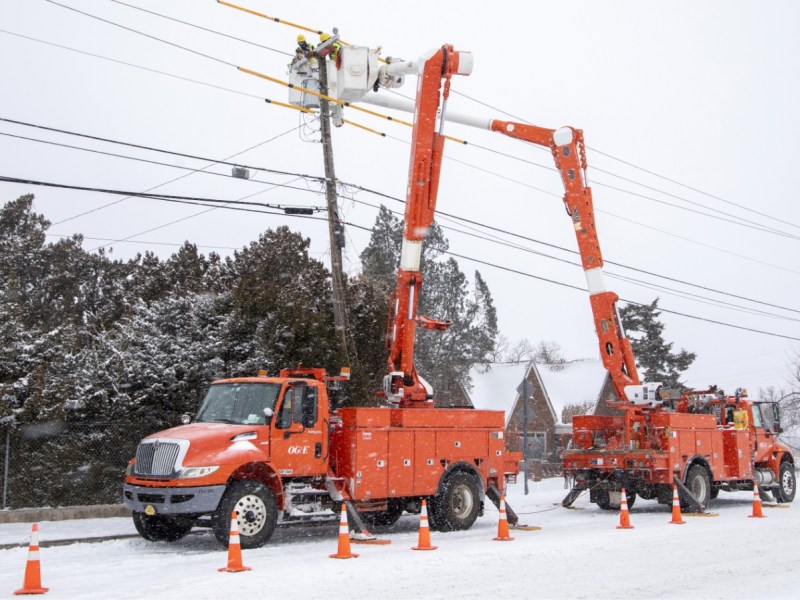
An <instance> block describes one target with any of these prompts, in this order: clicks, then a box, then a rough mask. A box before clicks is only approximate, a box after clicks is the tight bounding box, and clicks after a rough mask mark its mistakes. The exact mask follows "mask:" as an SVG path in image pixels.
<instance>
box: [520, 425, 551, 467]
mask: <svg viewBox="0 0 800 600" xmlns="http://www.w3.org/2000/svg"><path fill="white" fill-rule="evenodd" d="M523 439H525V438H523ZM524 443H525V450H524V452H525V459H526V460H528V459H530V460H545V458H546V457H547V434H546V433H545V432H544V431H529V432H528V434H527V439H525V442H524Z"/></svg>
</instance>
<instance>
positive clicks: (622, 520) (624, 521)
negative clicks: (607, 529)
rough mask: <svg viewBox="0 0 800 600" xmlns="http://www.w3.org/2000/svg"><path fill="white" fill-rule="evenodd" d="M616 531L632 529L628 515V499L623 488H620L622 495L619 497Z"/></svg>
mask: <svg viewBox="0 0 800 600" xmlns="http://www.w3.org/2000/svg"><path fill="white" fill-rule="evenodd" d="M617 529H633V525H631V517H630V515H629V514H628V497H627V496H626V495H625V488H622V493H621V494H620V497H619V525H617Z"/></svg>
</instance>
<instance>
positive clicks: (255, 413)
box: [195, 383, 281, 425]
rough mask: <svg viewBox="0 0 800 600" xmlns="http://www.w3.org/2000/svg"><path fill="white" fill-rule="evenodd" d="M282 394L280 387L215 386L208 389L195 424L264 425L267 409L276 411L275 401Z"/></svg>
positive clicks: (259, 384)
mask: <svg viewBox="0 0 800 600" xmlns="http://www.w3.org/2000/svg"><path fill="white" fill-rule="evenodd" d="M280 391H281V385H280V384H279V383H217V384H214V385H212V386H211V387H210V388H209V390H208V393H207V394H206V397H205V399H204V400H203V406H202V408H201V409H200V412H199V413H198V414H197V419H195V421H196V422H198V423H237V424H240V425H264V424H266V418H265V416H264V409H265V408H269V409H271V410H275V400H276V399H277V398H278V394H279V393H280Z"/></svg>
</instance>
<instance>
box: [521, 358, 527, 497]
mask: <svg viewBox="0 0 800 600" xmlns="http://www.w3.org/2000/svg"><path fill="white" fill-rule="evenodd" d="M522 394H523V395H522V423H523V424H522V448H523V450H522V458H523V459H524V461H525V495H526V496H527V495H528V457H527V454H528V374H527V373H525V378H524V379H523V380H522Z"/></svg>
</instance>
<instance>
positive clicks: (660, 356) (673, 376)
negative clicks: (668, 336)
mask: <svg viewBox="0 0 800 600" xmlns="http://www.w3.org/2000/svg"><path fill="white" fill-rule="evenodd" d="M658 300H659V299H658V298H656V299H655V300H653V302H651V303H650V304H643V305H638V304H628V305H627V306H625V307H624V308H622V309H620V311H619V312H620V317H621V318H622V324H623V326H624V327H625V330H626V332H627V334H628V337H629V338H630V340H631V346H632V347H633V356H634V357H635V358H636V366H637V368H639V369H640V370H641V371H642V372H641V373H640V376H641V377H642V379H644V380H646V381H660V382H661V383H663V384H664V386H666V387H681V385H682V384H681V382H680V376H681V373H682V372H683V371H685V370H686V369H688V368H689V366H690V365H691V364H692V363H693V362H694V359H695V358H696V357H697V355H696V354H695V353H694V352H688V351H687V350H684V349H683V348H681V350H680V352H672V345H673V344H672V342H667V341H665V340H664V336H663V331H664V324H663V323H661V322H660V321H659V320H658V317H659V316H660V315H661V313H660V312H658Z"/></svg>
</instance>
